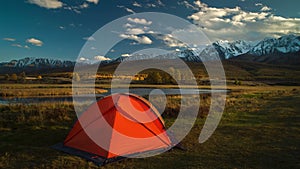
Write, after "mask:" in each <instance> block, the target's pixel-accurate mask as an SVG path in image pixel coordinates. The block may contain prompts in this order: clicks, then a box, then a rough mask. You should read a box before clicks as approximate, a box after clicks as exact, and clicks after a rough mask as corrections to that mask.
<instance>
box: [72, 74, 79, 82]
mask: <svg viewBox="0 0 300 169" xmlns="http://www.w3.org/2000/svg"><path fill="white" fill-rule="evenodd" d="M73 80H74V81H75V82H79V81H80V76H79V74H78V73H74V74H73Z"/></svg>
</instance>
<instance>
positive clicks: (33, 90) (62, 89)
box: [0, 84, 106, 97]
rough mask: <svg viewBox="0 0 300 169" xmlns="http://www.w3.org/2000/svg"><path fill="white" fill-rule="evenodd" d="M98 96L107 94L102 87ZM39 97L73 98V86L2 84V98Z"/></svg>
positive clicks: (88, 92) (84, 92)
mask: <svg viewBox="0 0 300 169" xmlns="http://www.w3.org/2000/svg"><path fill="white" fill-rule="evenodd" d="M81 92H82V93H77V94H91V91H90V90H88V89H87V90H81ZM95 92H96V93H97V94H101V93H103V92H106V90H104V89H102V88H101V87H99V88H97V89H96V90H95ZM33 96H35V97H38V96H72V85H71V84H63V85H58V84H1V85H0V97H33Z"/></svg>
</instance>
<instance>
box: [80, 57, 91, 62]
mask: <svg viewBox="0 0 300 169" xmlns="http://www.w3.org/2000/svg"><path fill="white" fill-rule="evenodd" d="M88 60H89V59H87V58H85V57H80V58H79V61H88Z"/></svg>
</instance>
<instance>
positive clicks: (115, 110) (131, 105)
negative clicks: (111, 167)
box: [54, 94, 172, 165]
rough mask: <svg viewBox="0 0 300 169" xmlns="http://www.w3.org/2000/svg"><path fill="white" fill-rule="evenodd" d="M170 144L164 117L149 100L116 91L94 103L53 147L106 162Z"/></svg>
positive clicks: (168, 146) (167, 147)
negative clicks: (60, 141) (61, 141)
mask: <svg viewBox="0 0 300 169" xmlns="http://www.w3.org/2000/svg"><path fill="white" fill-rule="evenodd" d="M171 146H172V141H171V139H170V137H169V136H168V134H167V132H166V130H165V126H164V121H163V119H162V118H161V116H160V114H159V113H158V111H157V110H156V109H155V108H154V106H152V105H151V103H150V102H148V101H147V100H145V99H143V98H142V97H139V96H137V95H134V94H113V95H111V96H107V97H105V98H103V99H101V100H99V101H97V102H96V103H94V104H92V105H91V106H90V107H89V108H88V109H87V110H86V111H85V112H84V113H83V114H82V115H81V116H80V117H79V120H78V121H77V122H76V123H75V125H74V127H73V128H72V130H71V131H70V132H69V134H68V135H67V137H66V139H65V141H64V142H63V144H58V145H56V146H54V148H56V149H59V150H62V151H64V152H67V153H70V154H74V155H77V156H80V157H83V158H86V159H89V160H91V161H93V162H95V163H96V164H98V165H103V164H106V163H107V162H112V161H116V160H119V159H122V157H123V156H130V155H136V154H140V153H143V152H151V151H157V150H162V149H169V148H171ZM102 147H105V149H104V148H102ZM92 157H95V158H92Z"/></svg>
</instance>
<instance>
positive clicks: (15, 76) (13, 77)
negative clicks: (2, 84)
mask: <svg viewBox="0 0 300 169" xmlns="http://www.w3.org/2000/svg"><path fill="white" fill-rule="evenodd" d="M10 79H11V80H13V81H17V80H18V76H17V75H16V74H15V73H14V74H12V75H11V76H10Z"/></svg>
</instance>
